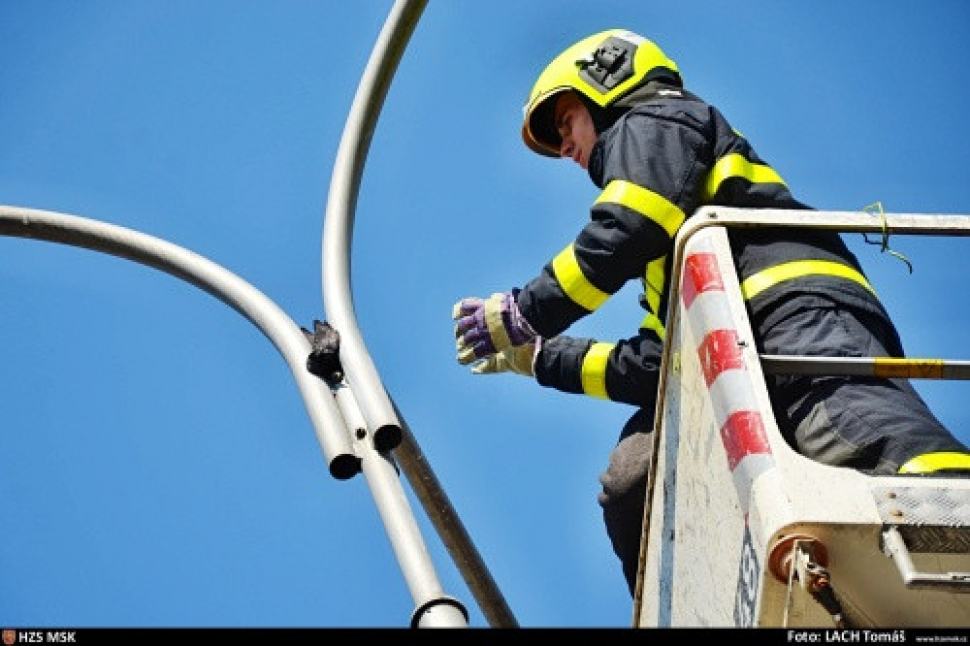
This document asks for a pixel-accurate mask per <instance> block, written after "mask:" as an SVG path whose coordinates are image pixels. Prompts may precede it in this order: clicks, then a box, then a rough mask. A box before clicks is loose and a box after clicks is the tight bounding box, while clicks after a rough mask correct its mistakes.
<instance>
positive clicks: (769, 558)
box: [633, 212, 970, 627]
mask: <svg viewBox="0 0 970 646" xmlns="http://www.w3.org/2000/svg"><path fill="white" fill-rule="evenodd" d="M735 213H736V212H735ZM700 215H701V216H704V217H706V218H709V220H708V222H710V221H711V220H713V219H715V218H716V214H707V215H706V216H705V214H700ZM824 215H825V214H823V217H824ZM955 224H956V226H957V229H959V230H960V233H962V234H964V235H966V231H970V218H963V219H958V221H957V222H956V223H955ZM946 225H947V227H948V228H949V227H952V226H954V219H953V217H947V220H946ZM963 227H966V228H965V229H963ZM682 235H683V236H684V237H683V238H682V239H679V243H680V246H681V247H682V256H681V257H682V258H683V263H682V264H680V265H679V266H678V267H677V269H676V270H675V274H674V279H673V284H674V285H675V286H676V288H675V291H674V292H673V293H672V295H671V298H672V299H674V298H676V300H675V301H674V302H676V305H677V306H676V307H673V308H672V309H671V315H670V317H669V321H668V326H667V330H668V338H669V341H670V344H669V348H668V350H667V352H668V354H667V356H666V357H665V361H666V365H667V367H666V370H665V372H664V377H663V382H662V383H661V387H660V388H661V397H660V402H661V404H660V406H661V411H660V415H658V418H659V419H660V422H659V423H660V433H658V440H657V441H658V445H657V447H656V451H655V466H654V469H655V470H654V477H653V478H652V479H651V486H650V490H649V492H648V506H647V512H648V513H647V517H646V519H645V523H644V541H643V545H642V549H641V556H642V558H641V572H640V585H639V589H638V591H637V595H636V598H635V601H634V615H633V625H634V626H636V627H667V626H683V627H688V626H689V627H705V626H717V627H731V626H751V627H783V626H791V627H833V626H840V627H853V626H854V627H907V626H923V627H925V626H932V627H946V626H956V627H965V626H968V625H970V574H968V573H970V547H968V546H970V479H962V478H920V477H909V476H884V477H871V476H867V475H865V474H862V473H860V472H857V471H854V470H851V469H843V468H835V467H829V466H825V465H822V464H819V463H816V462H814V461H812V460H809V459H807V458H805V457H803V456H801V455H799V454H797V453H796V452H795V451H793V450H792V449H791V448H790V447H789V446H788V444H787V443H786V442H785V440H784V439H783V437H782V436H781V434H780V432H779V430H778V428H777V426H776V424H775V420H774V416H773V415H772V412H771V407H770V404H769V400H768V395H767V391H766V389H765V385H764V384H765V382H764V376H763V373H762V371H761V365H760V363H759V358H758V354H757V351H756V348H755V344H754V342H753V337H752V333H751V328H750V325H749V322H748V318H747V314H746V310H745V307H744V303H743V301H742V300H741V297H740V289H739V286H738V280H737V276H736V273H735V271H734V268H733V263H732V261H731V254H730V250H729V248H728V241H727V235H726V232H725V230H724V228H723V227H721V226H714V227H711V226H709V225H704V226H701V227H697V228H695V229H694V231H693V232H684V234H682ZM958 235H959V233H958ZM889 527H898V528H899V533H900V535H901V536H902V537H904V540H903V543H904V544H906V543H908V544H909V549H908V550H904V552H905V553H904V554H903V555H902V557H899V558H893V557H891V556H890V555H889V553H888V552H889V551H890V550H888V549H886V547H885V546H884V543H885V538H884V532H885V530H886V529H887V528H889ZM892 544H893V543H892V541H890V547H891V546H892ZM798 548H800V552H799V553H797V554H796V549H798ZM804 554H810V555H811V556H812V558H810V559H808V564H809V567H814V566H818V567H821V573H822V575H823V577H822V579H821V580H822V581H823V583H824V582H826V581H827V582H828V583H829V589H830V590H831V591H833V592H834V593H835V598H836V600H837V601H838V602H839V604H840V605H841V611H842V615H841V620H842V621H843V622H845V623H842V624H839V623H836V622H837V621H838V620H839V617H838V616H836V617H835V618H833V616H832V614H830V612H829V611H827V610H826V609H825V608H824V607H823V606H822V605H821V604H820V603H819V602H818V601H817V600H816V598H815V597H813V596H812V595H811V594H809V592H808V591H807V589H806V588H805V587H803V586H802V584H801V583H800V582H799V581H798V580H797V576H795V575H792V574H791V573H792V572H795V573H796V574H797V573H798V572H799V570H798V568H797V567H789V568H787V570H786V568H785V567H784V565H785V564H786V563H798V562H799V558H798V556H799V555H804ZM907 559H909V562H910V564H911V565H912V568H913V570H914V571H915V572H916V576H913V575H912V574H913V573H912V572H910V573H909V574H910V575H911V576H910V577H909V578H910V579H911V580H910V581H909V585H907V581H905V580H904V579H905V578H906V577H905V575H906V573H905V572H901V570H900V567H899V565H898V564H897V561H899V560H902V562H904V563H905V562H906V560H907ZM773 564H774V567H773ZM773 569H774V570H775V571H776V572H777V574H776V573H774V572H773V571H772V570H773ZM817 571H818V568H816V573H817ZM801 572H802V579H803V580H805V581H807V582H809V583H812V582H816V583H817V582H818V581H819V579H816V578H813V577H812V576H806V573H805V571H804V569H803V570H802V571H801ZM786 573H787V574H788V575H789V576H787V577H786V576H785V574H786ZM912 579H915V585H914V581H913V580H912ZM925 580H928V581H929V582H930V585H919V583H920V581H925ZM940 580H942V582H943V583H944V585H937V584H938V583H940Z"/></svg>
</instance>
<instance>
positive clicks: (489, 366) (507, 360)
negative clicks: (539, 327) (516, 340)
mask: <svg viewBox="0 0 970 646" xmlns="http://www.w3.org/2000/svg"><path fill="white" fill-rule="evenodd" d="M541 342H542V340H541V339H540V338H539V337H536V338H535V339H533V340H532V341H529V342H528V343H526V344H524V345H519V346H516V347H514V348H508V349H507V350H502V351H501V352H499V353H497V354H492V355H489V356H487V357H485V358H483V359H479V360H478V362H476V363H474V364H472V372H473V373H474V374H476V375H489V374H496V373H499V372H514V373H516V374H519V375H525V376H526V377H535V358H536V355H537V354H538V352H539V348H540V347H541V345H540V344H541Z"/></svg>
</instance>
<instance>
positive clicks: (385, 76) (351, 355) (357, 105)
mask: <svg viewBox="0 0 970 646" xmlns="http://www.w3.org/2000/svg"><path fill="white" fill-rule="evenodd" d="M426 5H427V0H397V2H395V3H394V6H393V7H392V9H391V12H390V14H389V15H388V18H387V20H386V21H385V23H384V27H383V29H382V30H381V33H380V35H379V36H378V40H377V42H376V44H375V45H374V49H373V51H372V52H371V56H370V59H369V60H368V62H367V67H366V68H365V70H364V74H363V76H362V77H361V81H360V84H359V86H358V88H357V94H356V95H355V97H354V102H353V105H352V106H351V109H350V114H349V116H348V117H347V123H346V124H345V126H344V131H343V136H342V137H341V140H340V147H339V149H338V151H337V158H336V161H335V163H334V170H333V175H332V178H331V184H330V193H329V195H328V198H327V210H326V217H325V220H324V228H323V244H322V247H323V262H322V273H323V299H324V305H325V309H326V314H327V319H328V322H329V323H330V324H331V325H332V326H333V327H334V329H336V330H337V332H338V333H339V334H340V362H341V365H342V368H343V372H344V374H345V380H346V382H347V383H348V384H349V389H347V390H349V391H350V393H346V392H344V391H343V390H338V395H337V396H338V401H340V402H341V404H342V407H343V408H353V407H354V405H356V406H357V407H359V411H360V413H361V416H362V418H363V419H362V422H363V425H365V426H366V429H367V430H368V431H370V435H371V438H372V443H373V447H374V450H377V451H390V450H391V449H394V448H397V451H396V455H397V458H398V461H399V463H400V467H401V470H402V471H404V473H405V475H406V476H407V478H408V481H409V482H410V483H411V486H412V488H413V489H414V491H415V493H416V495H417V496H418V499H419V501H420V502H421V504H422V506H423V507H424V509H425V511H426V512H427V514H428V516H429V517H430V519H431V522H432V523H433V524H434V526H435V529H436V530H437V532H438V534H439V536H440V537H441V539H442V541H443V543H444V544H445V547H446V548H447V549H448V551H449V553H450V554H451V556H452V559H453V560H454V561H455V564H456V565H457V567H458V569H459V571H460V572H461V574H462V576H463V577H464V579H465V582H466V583H467V584H468V586H469V589H470V590H471V591H472V593H473V594H474V595H475V598H476V600H477V601H478V604H479V607H480V608H481V609H482V612H483V614H484V615H485V617H486V618H487V619H488V620H489V623H490V625H492V626H494V627H517V625H518V624H517V622H516V620H515V617H514V616H513V615H512V612H511V610H510V609H509V607H508V605H507V604H506V603H505V600H504V598H503V597H502V594H501V592H500V591H499V589H498V587H497V586H496V585H495V582H494V580H493V579H492V577H491V575H490V574H489V572H488V569H487V568H486V566H485V563H484V561H483V560H482V558H481V556H480V555H479V553H478V551H477V549H476V548H475V545H474V544H473V543H472V541H471V539H470V538H469V536H468V534H467V532H466V531H465V528H464V527H463V525H462V523H461V520H460V519H459V518H458V515H457V513H455V510H454V509H453V507H452V506H451V503H450V501H449V500H448V498H447V496H446V495H445V493H444V491H443V490H442V488H441V486H440V484H439V482H438V479H437V477H436V476H435V474H434V472H433V471H432V470H431V467H430V466H429V465H428V463H427V460H426V459H425V457H424V455H423V454H422V451H421V448H420V447H419V446H418V444H417V441H416V440H415V438H414V436H413V434H412V433H411V432H410V429H408V428H407V425H406V424H405V423H404V422H403V419H402V418H401V416H400V413H399V411H398V410H397V408H396V407H395V405H394V403H393V402H392V401H391V398H390V396H389V395H388V393H387V391H386V390H385V388H384V385H383V384H382V383H381V380H380V377H379V376H378V374H377V369H376V368H375V367H374V363H373V361H372V359H371V357H370V355H369V354H368V352H367V349H366V347H365V346H364V341H363V339H362V337H361V333H360V329H359V327H358V325H357V319H356V316H355V314H354V305H353V296H352V290H351V280H350V250H351V244H350V243H351V238H352V234H353V224H354V214H355V210H356V206H357V194H358V191H359V188H360V180H361V176H362V174H363V170H364V162H365V161H366V158H367V152H368V150H369V148H370V143H371V139H372V138H373V135H374V129H375V128H376V126H377V120H378V117H379V116H380V111H381V107H382V105H383V103H384V99H385V97H386V96H387V91H388V88H389V87H390V84H391V80H392V78H393V76H394V72H395V70H396V69H397V65H398V63H399V62H400V60H401V56H402V55H403V53H404V50H405V48H406V47H407V43H408V40H409V39H410V37H411V34H412V33H413V31H414V28H415V27H416V25H417V22H418V19H419V18H420V16H421V13H422V12H423V11H424V8H425V6H426ZM347 400H355V401H352V402H351V403H350V404H345V403H344V402H346V401H347ZM359 435H360V434H358V437H359ZM362 453H363V454H364V455H365V456H366V455H367V449H366V448H365V449H362ZM372 464H375V465H376V464H378V463H375V462H372V461H371V460H369V459H367V458H366V457H365V459H364V474H365V476H368V481H369V482H371V483H372V484H371V487H372V489H373V490H374V497H375V499H377V500H380V499H381V495H380V487H381V486H382V485H380V484H379V483H380V482H382V481H383V480H382V479H380V478H378V477H376V476H375V477H371V475H370V473H371V472H370V469H369V465H372ZM405 504H406V501H405ZM379 507H380V504H379ZM385 525H386V526H387V528H388V533H389V534H390V535H391V537H392V542H393V543H395V544H401V543H402V542H405V543H406V541H401V540H395V533H396V532H397V529H396V527H397V524H396V521H394V520H393V518H389V520H388V521H386V522H385ZM399 560H401V562H402V567H403V568H404V569H405V578H407V579H408V581H409V583H411V582H413V583H412V585H417V586H419V587H420V586H421V585H424V584H427V583H433V576H432V573H431V572H430V571H429V569H428V568H429V567H430V566H427V565H421V562H420V561H415V562H411V561H410V560H407V561H406V560H403V559H399ZM409 563H412V565H411V566H409V565H408V564H409ZM422 580H424V584H422V583H421V581H422ZM419 606H420V600H419Z"/></svg>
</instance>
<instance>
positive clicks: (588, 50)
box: [522, 29, 682, 157]
mask: <svg viewBox="0 0 970 646" xmlns="http://www.w3.org/2000/svg"><path fill="white" fill-rule="evenodd" d="M654 79H664V80H666V81H667V82H671V83H674V84H676V85H678V86H680V85H682V83H681V79H680V72H679V71H678V69H677V65H676V64H675V63H674V62H673V61H672V60H670V59H669V58H667V56H666V55H665V54H664V53H663V52H662V51H661V50H660V48H659V47H657V46H656V45H655V44H654V43H652V42H651V41H649V40H647V39H646V38H644V37H643V36H639V35H637V34H635V33H633V32H631V31H627V30H625V29H610V30H607V31H602V32H600V33H598V34H593V35H592V36H587V37H586V38H584V39H582V40H581V41H579V42H578V43H576V44H575V45H572V46H571V47H569V48H568V49H567V50H566V51H564V52H563V53H561V54H559V56H557V57H556V58H555V59H554V60H553V61H552V62H551V63H549V65H548V66H547V67H546V69H544V70H543V71H542V74H540V75H539V79H538V80H537V81H536V83H535V85H534V86H533V87H532V92H530V93H529V100H528V101H526V104H525V106H523V108H522V116H523V121H522V139H523V141H525V144H526V145H527V146H528V147H529V148H530V149H532V150H534V151H535V152H537V153H539V154H540V155H546V156H547V157H558V156H559V142H560V139H559V133H558V131H557V130H556V125H555V123H553V107H554V106H555V101H553V100H552V99H554V98H555V97H556V96H558V95H559V94H560V93H562V92H565V91H567V90H574V91H576V92H578V93H579V94H580V96H581V97H584V99H585V100H586V103H587V105H588V106H590V107H593V108H594V109H595V108H596V107H599V108H602V109H603V110H606V109H608V108H610V107H611V106H613V105H614V104H615V103H616V102H617V100H619V99H620V98H622V97H624V96H626V95H627V94H628V93H629V92H630V91H631V90H634V89H636V88H638V87H640V86H642V85H644V84H645V83H647V82H648V81H652V80H654Z"/></svg>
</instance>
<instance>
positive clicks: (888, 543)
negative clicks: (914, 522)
mask: <svg viewBox="0 0 970 646" xmlns="http://www.w3.org/2000/svg"><path fill="white" fill-rule="evenodd" d="M882 550H883V552H885V553H886V555H887V556H890V557H892V559H893V562H895V563H896V568H897V569H898V570H899V575H900V576H901V577H902V579H903V585H905V586H906V587H907V588H910V589H914V590H939V589H946V590H950V591H953V592H970V572H941V573H934V572H918V571H917V570H916V567H915V566H914V565H913V559H912V558H910V556H909V549H908V548H907V547H906V541H905V540H903V537H902V535H901V534H900V533H899V529H898V528H897V527H896V526H895V525H890V526H889V527H888V528H886V529H885V530H883V532H882Z"/></svg>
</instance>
